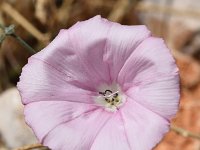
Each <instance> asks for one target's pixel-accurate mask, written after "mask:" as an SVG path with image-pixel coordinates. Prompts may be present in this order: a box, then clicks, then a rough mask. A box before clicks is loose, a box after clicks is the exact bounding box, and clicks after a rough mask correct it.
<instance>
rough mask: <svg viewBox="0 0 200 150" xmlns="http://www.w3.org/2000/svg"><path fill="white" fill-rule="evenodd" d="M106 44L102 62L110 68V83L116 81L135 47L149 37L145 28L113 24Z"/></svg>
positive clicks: (148, 32)
mask: <svg viewBox="0 0 200 150" xmlns="http://www.w3.org/2000/svg"><path fill="white" fill-rule="evenodd" d="M107 36H108V37H107V42H106V47H105V48H106V53H105V56H104V61H106V62H107V63H108V65H109V68H110V76H111V79H112V81H113V82H114V81H116V78H117V76H118V73H119V71H120V70H121V68H122V67H123V65H124V63H125V62H126V60H127V59H128V58H129V56H130V55H131V54H132V53H133V52H134V50H135V49H136V47H137V46H138V45H139V44H140V43H141V42H142V41H143V40H144V39H146V38H148V37H149V36H150V31H149V30H148V29H147V28H146V26H143V25H138V26H126V25H121V24H118V23H113V24H112V26H111V28H110V30H109V32H108V35H107Z"/></svg>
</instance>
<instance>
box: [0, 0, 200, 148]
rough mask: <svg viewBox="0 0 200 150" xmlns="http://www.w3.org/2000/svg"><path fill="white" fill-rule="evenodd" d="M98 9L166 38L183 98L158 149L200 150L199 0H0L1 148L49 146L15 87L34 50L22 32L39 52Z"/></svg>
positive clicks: (123, 21) (110, 16)
mask: <svg viewBox="0 0 200 150" xmlns="http://www.w3.org/2000/svg"><path fill="white" fill-rule="evenodd" d="M97 14H100V15H101V16H102V17H105V18H108V19H109V20H112V21H116V22H119V23H121V24H126V25H139V24H145V25H147V26H148V28H149V29H150V30H151V31H152V33H153V35H154V36H158V37H162V38H164V39H165V41H166V43H167V45H168V47H169V48H170V49H171V50H172V53H173V55H174V57H175V59H176V61H177V64H178V67H179V69H180V77H181V103H180V109H179V112H178V113H177V116H176V117H175V118H174V119H173V121H172V126H171V130H170V132H169V133H168V134H167V135H166V136H165V138H164V139H163V140H162V142H161V143H160V144H158V145H157V147H156V148H155V149H154V150H200V1H199V0H0V150H10V149H11V150H12V149H16V150H25V149H27V150H28V149H30V150H31V149H35V150H36V149H46V148H44V147H42V146H40V145H38V144H37V143H38V142H37V140H36V139H35V137H34V135H33V133H32V132H31V130H30V129H29V128H28V127H27V126H26V124H25V123H24V119H23V118H24V116H23V113H22V111H23V107H22V105H21V102H20V97H19V94H18V92H17V90H16V88H15V86H16V83H17V81H18V80H19V75H20V73H21V69H22V67H23V66H24V65H25V64H26V63H27V59H28V57H30V56H31V55H32V54H31V52H29V51H28V49H27V48H25V47H24V46H23V45H22V44H21V43H20V42H19V41H18V39H17V36H19V37H21V38H22V39H23V40H24V41H26V42H27V43H28V44H29V45H31V46H32V47H33V48H34V49H35V50H36V51H39V50H41V49H42V48H43V47H45V46H46V45H47V44H48V43H49V42H50V41H51V40H52V39H53V38H54V37H55V36H56V35H57V34H58V32H59V30H60V29H62V28H69V27H70V26H72V25H73V24H74V23H76V22H77V21H80V20H86V19H88V18H90V17H93V16H95V15H97ZM10 25H15V32H14V30H13V26H10ZM8 26H10V27H9V28H5V27H8ZM158 57H159V56H158ZM141 134H143V133H141ZM144 134H145V133H144ZM30 144H34V145H30ZM144 144H145V143H144Z"/></svg>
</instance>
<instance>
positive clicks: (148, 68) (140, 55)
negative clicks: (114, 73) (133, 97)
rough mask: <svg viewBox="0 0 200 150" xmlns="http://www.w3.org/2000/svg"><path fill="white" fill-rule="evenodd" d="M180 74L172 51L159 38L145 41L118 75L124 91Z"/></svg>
mask: <svg viewBox="0 0 200 150" xmlns="http://www.w3.org/2000/svg"><path fill="white" fill-rule="evenodd" d="M176 74H178V68H177V66H176V63H175V60H174V59H173V57H172V55H171V53H170V50H169V49H168V48H167V47H166V45H165V44H164V41H163V40H162V39H159V38H154V37H150V38H147V39H146V40H144V41H143V42H142V43H140V45H139V46H138V47H137V48H136V49H135V51H134V52H133V53H132V54H131V56H130V57H129V58H128V60H127V61H126V63H125V64H124V66H123V68H122V69H121V71H120V73H119V75H118V82H119V83H120V84H121V85H123V88H124V90H126V89H128V88H129V87H131V86H132V85H135V84H141V83H142V84H144V83H145V81H146V80H152V79H153V78H162V77H163V76H166V75H176Z"/></svg>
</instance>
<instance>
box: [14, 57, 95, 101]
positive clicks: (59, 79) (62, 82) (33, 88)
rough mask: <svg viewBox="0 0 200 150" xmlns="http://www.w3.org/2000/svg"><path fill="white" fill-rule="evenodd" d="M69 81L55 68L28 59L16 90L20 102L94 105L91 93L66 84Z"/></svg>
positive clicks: (36, 60) (39, 61) (33, 59)
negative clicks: (66, 102) (20, 98)
mask: <svg viewBox="0 0 200 150" xmlns="http://www.w3.org/2000/svg"><path fill="white" fill-rule="evenodd" d="M68 80H70V79H69V78H68V77H67V76H65V75H63V73H61V72H60V71H58V70H57V69H56V68H53V67H52V66H51V65H48V64H46V63H44V62H43V61H41V60H38V59H36V58H30V59H29V63H28V65H26V66H25V67H24V68H23V72H22V75H21V77H20V82H18V85H17V86H18V89H19V91H20V94H21V97H22V102H23V103H24V104H28V103H30V102H37V101H71V102H74V101H75V102H80V103H87V104H94V101H93V98H92V97H93V96H94V94H93V92H91V91H87V90H84V89H81V88H78V87H76V86H74V85H71V84H69V83H68Z"/></svg>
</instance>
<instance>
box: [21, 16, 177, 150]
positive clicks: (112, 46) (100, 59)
mask: <svg viewBox="0 0 200 150" xmlns="http://www.w3.org/2000/svg"><path fill="white" fill-rule="evenodd" d="M18 89H19V91H20V94H21V97H22V102H23V104H24V105H25V110H24V113H25V119H26V122H27V124H28V125H29V126H30V127H31V128H32V129H33V131H34V133H35V135H36V136H37V138H38V139H39V141H40V142H41V143H42V144H44V145H45V146H48V147H49V148H51V149H53V150H150V149H152V148H153V147H154V146H155V145H156V144H157V143H158V142H159V141H160V140H161V139H162V137H163V135H164V134H165V133H166V132H167V131H168V130H169V124H170V119H171V118H172V117H173V116H174V115H175V114H176V112H177V109H178V105H179V74H178V69H177V66H176V64H175V61H174V59H173V57H172V55H171V54H170V51H169V49H168V48H167V47H166V46H165V44H164V42H163V40H162V39H159V38H155V37H152V36H151V34H150V32H149V31H148V29H147V28H146V27H145V26H125V25H120V24H118V23H113V22H110V21H108V20H106V19H102V18H101V17H100V16H96V17H94V18H91V19H89V20H87V21H82V22H78V23H76V24H75V25H74V26H72V27H71V28H69V29H68V30H61V31H60V33H59V34H58V36H57V37H56V38H55V39H54V40H53V41H52V42H51V43H50V44H49V45H48V46H47V47H46V48H44V49H43V50H42V51H40V52H38V53H37V54H35V55H33V56H32V57H30V58H29V61H28V64H27V65H26V66H25V67H24V68H23V71H22V74H21V77H20V81H19V83H18Z"/></svg>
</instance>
